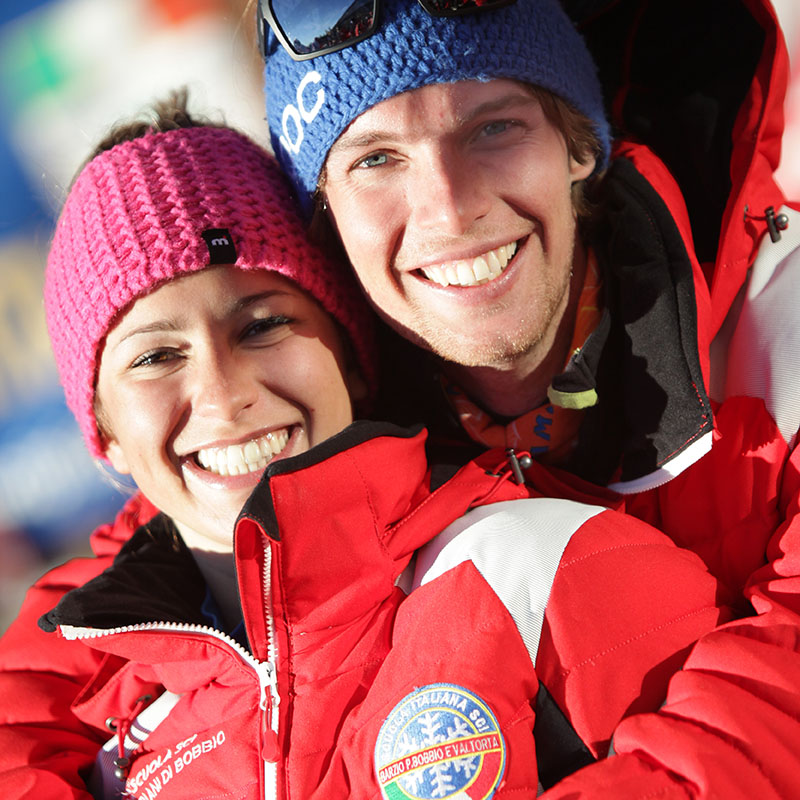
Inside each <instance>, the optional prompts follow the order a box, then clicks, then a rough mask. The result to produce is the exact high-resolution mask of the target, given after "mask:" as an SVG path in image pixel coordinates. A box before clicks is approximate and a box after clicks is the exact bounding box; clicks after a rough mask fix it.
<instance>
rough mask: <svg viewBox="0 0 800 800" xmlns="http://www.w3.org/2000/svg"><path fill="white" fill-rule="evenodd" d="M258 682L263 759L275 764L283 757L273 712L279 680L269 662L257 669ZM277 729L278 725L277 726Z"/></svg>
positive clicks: (276, 702)
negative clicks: (274, 724) (273, 722)
mask: <svg viewBox="0 0 800 800" xmlns="http://www.w3.org/2000/svg"><path fill="white" fill-rule="evenodd" d="M256 672H257V673H258V681H259V684H260V686H261V700H260V701H259V703H258V707H259V708H260V709H261V711H262V714H261V758H263V759H264V761H268V762H270V763H271V764H275V763H276V762H277V761H278V760H279V759H280V757H281V749H280V744H279V742H278V732H277V730H274V729H273V725H272V712H273V710H277V706H278V679H277V676H276V675H275V668H274V666H273V665H272V664H270V663H269V662H268V661H267V662H264V663H261V664H259V665H258V666H257V667H256ZM275 727H277V725H276V726H275Z"/></svg>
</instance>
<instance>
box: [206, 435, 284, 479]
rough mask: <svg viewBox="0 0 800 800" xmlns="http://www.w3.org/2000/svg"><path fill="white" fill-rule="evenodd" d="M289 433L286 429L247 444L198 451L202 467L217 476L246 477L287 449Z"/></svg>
mask: <svg viewBox="0 0 800 800" xmlns="http://www.w3.org/2000/svg"><path fill="white" fill-rule="evenodd" d="M288 441H289V431H288V430H286V429H285V428H283V429H281V430H279V431H274V432H272V433H268V434H266V435H265V436H260V437H259V438H258V439H252V440H251V441H249V442H246V443H245V444H243V445H242V444H232V445H229V446H228V447H210V448H206V449H203V450H198V451H197V461H198V462H199V464H200V466H202V467H203V468H204V469H206V470H208V471H209V472H213V473H214V474H216V475H246V474H247V473H248V472H256V471H257V470H260V469H264V467H266V466H267V463H268V462H269V461H270V459H272V457H273V456H276V455H278V453H280V452H281V450H283V448H284V447H286V444H287V442H288Z"/></svg>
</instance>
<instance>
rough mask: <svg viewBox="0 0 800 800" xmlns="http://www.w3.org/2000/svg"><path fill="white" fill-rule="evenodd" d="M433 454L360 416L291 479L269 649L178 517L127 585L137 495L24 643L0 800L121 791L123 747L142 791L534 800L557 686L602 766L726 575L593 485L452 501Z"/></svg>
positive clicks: (244, 592) (277, 506)
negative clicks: (613, 504) (232, 615)
mask: <svg viewBox="0 0 800 800" xmlns="http://www.w3.org/2000/svg"><path fill="white" fill-rule="evenodd" d="M423 444H424V435H421V434H418V435H412V434H410V433H406V432H404V431H402V430H400V429H397V428H394V427H392V426H385V425H376V424H374V423H361V424H356V425H355V426H352V427H351V428H349V429H348V430H347V431H345V432H344V433H343V434H340V435H339V436H338V437H334V439H332V440H330V441H328V442H326V443H325V444H323V445H321V446H319V447H317V448H314V449H313V450H311V451H309V452H308V453H306V454H304V455H302V456H299V457H297V458H295V459H287V460H284V461H280V462H276V463H275V464H274V465H272V466H271V467H270V468H269V470H268V473H269V477H268V479H267V480H265V481H264V482H262V484H261V485H260V487H259V488H258V489H257V490H256V492H255V493H254V495H253V497H252V498H251V500H250V501H249V502H248V504H247V506H246V507H245V510H244V512H243V515H242V517H241V518H240V521H239V523H238V525H237V530H236V535H235V557H236V566H237V573H238V578H239V589H240V596H241V598H242V604H243V611H244V618H245V623H246V631H247V638H248V641H249V649H245V648H244V647H242V646H241V645H239V644H237V643H236V642H234V641H233V640H232V639H230V638H229V637H227V636H226V635H225V634H222V633H220V632H218V631H214V630H213V629H210V628H209V627H208V626H207V624H206V623H205V621H204V618H203V615H202V613H201V612H200V606H201V605H202V602H203V598H204V595H205V587H204V583H203V580H202V577H201V576H200V573H199V571H198V570H197V568H196V567H195V566H194V563H193V561H192V559H191V557H190V556H189V554H188V551H186V550H185V548H184V547H183V546H182V545H181V543H180V540H179V539H176V538H175V537H174V536H173V533H172V532H173V529H172V526H171V524H170V523H169V522H168V521H167V520H166V519H165V518H164V517H163V516H161V515H159V516H156V517H155V518H153V519H152V520H150V521H149V522H146V524H145V525H144V526H143V527H141V528H140V529H139V530H138V532H136V534H135V535H133V537H132V538H131V539H130V540H129V541H128V542H127V543H126V544H124V546H123V547H122V549H121V551H120V553H119V555H118V557H117V558H116V560H115V562H114V564H113V565H111V566H110V568H108V567H109V563H110V551H113V550H114V549H115V548H116V547H118V546H119V544H120V542H119V541H118V542H117V543H116V544H115V545H111V546H108V541H109V539H108V534H111V536H113V537H120V538H122V539H124V538H126V537H127V536H129V535H130V534H131V531H132V529H133V528H134V527H135V526H136V525H137V524H138V523H139V522H142V521H146V520H147V519H148V517H149V513H150V512H151V509H148V508H146V507H145V508H143V507H142V506H141V505H140V503H139V502H138V501H133V502H132V503H131V504H130V505H129V507H128V508H127V509H126V511H125V512H123V515H122V518H121V519H120V520H118V521H117V523H116V525H115V526H114V528H113V529H111V530H106V531H103V532H102V534H101V535H100V536H99V537H95V546H96V547H97V548H99V550H100V553H99V555H98V558H97V559H95V560H87V559H82V560H77V561H73V562H70V563H68V564H67V565H65V566H63V567H59V568H57V569H56V570H54V571H53V572H51V573H49V574H48V575H46V576H45V577H44V578H43V579H42V580H41V581H40V582H39V583H38V584H37V585H36V586H35V587H34V589H33V590H32V592H31V594H30V595H29V597H28V599H27V600H26V603H25V607H24V608H23V612H22V614H21V616H20V618H19V619H18V621H17V622H16V623H15V624H14V626H12V628H11V629H10V630H9V631H8V633H7V634H6V636H5V638H4V640H3V642H2V646H1V647H0V693H1V694H2V696H3V698H4V702H3V704H2V709H0V722H1V723H2V725H0V796H2V797H3V798H8V799H9V800H13V798H23V797H25V798H30V797H36V798H39V797H41V798H45V797H46V798H48V800H58V798H62V797H75V798H80V797H88V795H87V793H86V790H85V789H84V788H83V787H84V786H85V783H84V782H85V781H88V782H89V783H90V785H91V786H93V787H95V791H96V792H98V794H97V796H105V797H112V796H118V793H119V791H120V788H121V784H120V783H119V781H117V780H116V779H115V778H114V776H113V774H112V772H113V765H112V764H111V762H112V760H113V759H114V758H115V757H117V756H118V755H119V752H118V749H117V746H118V739H119V738H121V739H122V740H123V742H124V743H125V745H126V746H125V747H124V752H125V753H126V754H127V757H128V758H129V759H130V763H129V764H128V765H127V766H126V767H125V776H126V780H127V790H128V791H129V792H130V793H131V796H134V797H142V798H154V797H156V796H159V797H164V798H192V800H200V798H209V799H210V798H221V797H237V798H263V797H273V796H274V797H280V798H302V799H303V800H306V799H307V798H311V797H319V798H323V797H324V798H331V797H345V796H347V797H363V798H378V797H381V796H382V795H381V789H380V788H379V785H382V786H383V791H384V792H385V795H384V796H388V797H394V796H398V794H397V793H398V792H400V790H401V789H402V790H403V791H406V792H412V794H410V795H409V794H406V795H402V796H417V797H448V796H455V792H456V790H458V789H464V790H465V791H466V792H467V795H468V796H471V797H489V796H492V792H493V791H495V790H496V794H495V796H497V797H505V796H508V797H511V796H515V797H519V796H523V797H533V796H535V795H536V793H537V790H538V778H539V772H540V770H539V768H538V766H537V761H536V754H535V751H534V742H533V737H532V728H533V724H534V717H535V714H536V713H539V705H538V703H541V697H538V698H537V695H538V691H539V687H538V679H537V673H538V672H539V671H540V670H542V671H545V672H547V674H548V676H549V679H550V681H551V682H550V684H549V689H550V692H551V694H552V697H553V700H554V701H555V702H556V703H557V704H558V705H561V706H562V707H565V708H569V709H571V713H572V724H573V726H574V728H575V729H576V730H577V731H578V732H579V734H580V737H581V739H582V740H583V742H584V743H585V744H586V747H587V749H588V751H590V752H591V754H592V755H593V756H595V757H604V756H605V755H606V753H607V750H608V743H609V738H610V736H611V733H612V731H613V730H614V728H615V727H616V725H617V724H618V722H619V720H620V719H621V718H623V717H625V716H626V715H628V714H630V713H631V712H632V711H634V710H637V709H656V708H658V706H659V705H660V703H661V702H662V701H663V697H664V694H665V691H666V683H667V681H668V679H669V676H670V675H671V674H672V672H673V671H674V669H675V668H676V665H677V664H678V663H680V661H682V660H683V659H684V658H685V654H686V652H687V648H688V647H689V646H690V645H691V643H692V642H693V641H694V640H695V639H696V638H697V637H698V636H699V635H701V634H702V633H703V632H705V631H707V630H709V629H711V628H712V627H714V626H715V625H716V624H717V623H718V622H719V621H720V620H721V619H722V618H723V614H724V612H721V611H720V610H719V608H718V607H717V606H718V598H717V593H718V588H717V585H716V583H715V581H713V579H711V577H710V576H709V575H708V573H707V571H706V570H705V568H704V567H703V566H702V564H701V563H700V561H699V559H697V558H696V557H695V556H694V555H692V554H690V553H687V552H685V551H680V550H678V549H676V548H675V547H674V546H673V545H672V544H671V543H670V542H669V541H668V539H666V537H664V536H663V535H662V534H660V533H658V532H657V531H655V530H654V529H652V528H650V527H648V526H646V525H643V524H642V523H639V522H638V521H636V520H634V519H632V518H626V517H624V516H622V515H619V514H617V513H616V512H614V511H611V510H606V509H604V508H603V507H602V506H598V505H587V504H586V503H583V502H575V501H576V500H578V501H584V500H591V499H594V500H595V501H597V500H598V499H601V497H602V496H598V497H593V496H592V495H591V494H588V495H587V494H585V493H584V492H583V489H582V487H581V485H580V484H579V483H577V482H575V481H574V480H572V479H564V480H562V479H560V478H559V477H557V476H554V475H552V474H550V473H547V472H545V471H544V470H540V469H538V468H536V467H534V468H533V469H532V471H531V478H532V479H533V483H538V484H539V486H538V489H536V490H534V489H531V488H530V487H527V488H526V487H524V486H520V485H519V484H517V483H516V482H515V481H514V480H513V474H512V472H511V470H510V469H509V466H508V462H507V459H506V457H505V456H503V455H502V454H499V455H498V453H496V452H490V453H487V454H485V455H484V456H483V457H482V458H481V459H480V460H479V462H477V463H471V464H469V465H467V466H466V467H464V468H462V469H461V470H460V471H459V472H458V473H457V474H456V475H455V476H454V477H453V478H451V479H450V480H448V481H446V482H445V483H444V484H443V485H442V486H440V487H439V488H438V489H436V490H435V491H431V488H430V484H429V477H428V474H427V464H426V459H425V453H424V448H423ZM542 495H546V496H545V497H543V496H542ZM553 495H558V496H559V497H557V498H556V499H553V497H552V496H553ZM564 497H571V498H574V499H571V500H568V499H562V498H564ZM503 501H506V502H503ZM487 503H490V505H485V504H487ZM470 508H475V510H474V511H472V512H470V513H466V515H465V512H467V511H468V509H470ZM438 531H443V532H442V533H441V534H439V535H436V534H437V532H438ZM510 554H511V555H510ZM104 568H107V569H105V571H103V570H104ZM92 578H94V579H93V580H91V579H92ZM87 581H88V582H87ZM72 587H81V588H76V589H74V590H73V591H68V590H69V589H70V588H72ZM59 599H60V602H59V603H58V605H57V607H56V608H55V610H54V611H52V612H49V609H51V608H52V607H53V606H54V605H55V604H56V601H59ZM545 608H546V617H545ZM44 612H49V613H46V615H45V618H44V625H45V627H48V628H55V627H58V629H59V631H60V632H59V633H58V634H52V633H50V634H47V633H44V632H42V631H41V630H37V629H36V628H35V627H34V625H33V619H34V618H35V617H36V616H37V615H39V614H41V613H44ZM75 639H79V640H80V641H74V640H75ZM534 662H535V664H536V667H535V669H534ZM165 690H166V691H165ZM598 698H599V700H598ZM537 700H538V703H537ZM109 718H112V719H113V720H114V726H115V728H116V731H117V733H116V735H112V734H111V733H110V732H109V730H108V729H107V728H106V720H108V719H109ZM106 742H108V747H106V749H105V750H103V751H102V752H100V756H99V758H98V752H99V751H101V748H103V745H104V743H106ZM767 755H769V754H767ZM98 765H99V766H98ZM98 786H104V787H105V788H104V789H102V790H98V789H97V788H96V787H98ZM103 792H104V793H103Z"/></svg>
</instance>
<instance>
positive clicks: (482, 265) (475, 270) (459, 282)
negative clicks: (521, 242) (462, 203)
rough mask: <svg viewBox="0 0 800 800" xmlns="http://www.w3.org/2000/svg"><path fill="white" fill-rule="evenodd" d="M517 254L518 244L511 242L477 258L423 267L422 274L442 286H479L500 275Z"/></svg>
mask: <svg viewBox="0 0 800 800" xmlns="http://www.w3.org/2000/svg"><path fill="white" fill-rule="evenodd" d="M516 252H517V243H516V242H511V243H510V244H504V245H501V246H500V247H498V248H497V249H496V250H490V251H489V252H488V253H484V254H483V255H482V256H478V257H477V258H473V259H466V260H463V261H453V262H450V263H449V264H434V265H431V266H429V267H423V268H422V269H421V272H422V273H423V274H424V275H425V277H426V278H427V279H428V280H430V281H433V282H434V283H438V284H439V285H440V286H479V285H480V284H482V283H488V282H489V281H492V280H494V279H495V278H496V277H497V276H498V275H500V274H501V273H502V272H503V270H504V269H505V268H506V266H507V265H508V262H509V261H511V258H512V257H513V255H514V253H516Z"/></svg>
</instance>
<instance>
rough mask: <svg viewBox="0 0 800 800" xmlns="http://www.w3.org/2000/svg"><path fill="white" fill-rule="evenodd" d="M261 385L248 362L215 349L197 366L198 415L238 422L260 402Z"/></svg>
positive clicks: (196, 402)
mask: <svg viewBox="0 0 800 800" xmlns="http://www.w3.org/2000/svg"><path fill="white" fill-rule="evenodd" d="M257 392H258V381H257V380H256V377H255V376H254V375H253V374H252V371H251V370H250V369H248V368H247V360H246V359H243V358H239V359H237V358H236V357H235V354H234V353H231V352H226V351H222V350H221V349H215V350H213V351H212V352H209V353H208V354H206V355H205V356H204V357H203V358H202V359H201V360H200V363H198V364H196V367H195V376H194V387H193V401H194V409H195V411H196V412H197V413H199V414H201V415H204V416H210V417H216V418H219V419H224V420H235V419H236V418H237V417H238V415H239V414H240V413H241V412H242V411H243V410H244V409H246V408H249V407H250V406H251V405H253V404H254V403H255V401H256V397H257Z"/></svg>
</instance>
